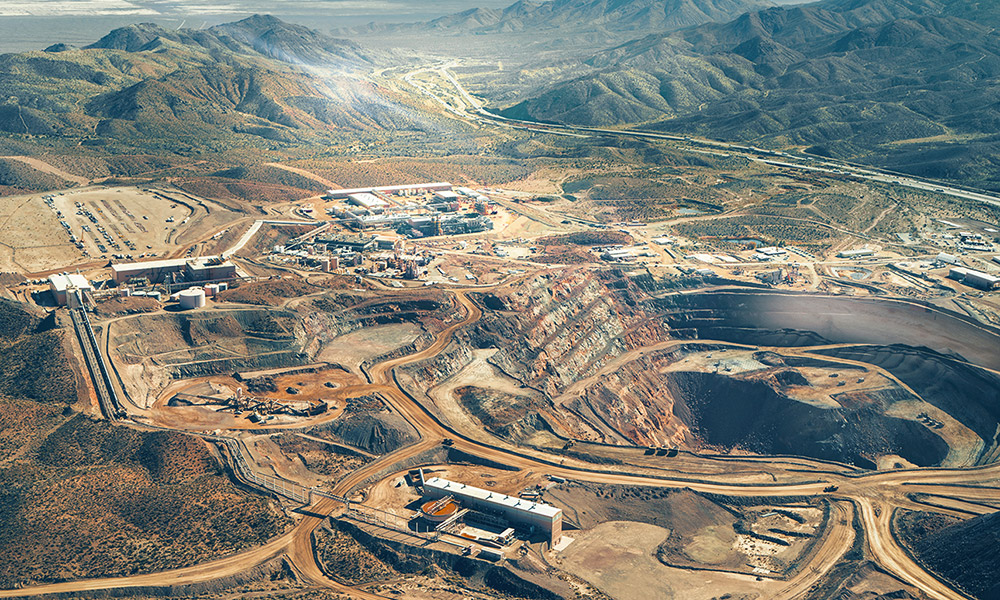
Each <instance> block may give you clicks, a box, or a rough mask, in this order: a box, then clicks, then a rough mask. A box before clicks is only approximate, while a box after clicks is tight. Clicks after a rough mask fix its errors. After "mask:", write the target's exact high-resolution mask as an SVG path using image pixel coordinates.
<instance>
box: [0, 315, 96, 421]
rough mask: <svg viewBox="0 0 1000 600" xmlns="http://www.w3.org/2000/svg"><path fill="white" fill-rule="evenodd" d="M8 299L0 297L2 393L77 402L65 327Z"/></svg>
mask: <svg viewBox="0 0 1000 600" xmlns="http://www.w3.org/2000/svg"><path fill="white" fill-rule="evenodd" d="M52 322H53V321H52V319H51V318H50V319H44V320H43V319H38V318H37V317H35V316H34V315H31V314H30V313H28V312H27V311H25V310H23V309H22V308H21V307H20V306H19V305H17V304H16V303H14V302H11V301H9V300H5V299H3V300H0V395H2V396H5V397H8V398H17V399H27V400H33V401H35V402H40V403H45V404H64V405H65V404H73V403H74V402H76V399H77V398H76V383H75V381H74V379H73V373H72V371H70V370H69V368H68V366H69V358H68V357H67V356H66V354H65V352H64V349H63V336H64V335H65V333H64V332H63V331H62V330H58V329H52Z"/></svg>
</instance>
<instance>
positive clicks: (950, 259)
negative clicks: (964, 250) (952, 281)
mask: <svg viewBox="0 0 1000 600" xmlns="http://www.w3.org/2000/svg"><path fill="white" fill-rule="evenodd" d="M934 260H936V261H937V262H939V263H944V264H946V265H961V264H962V260H961V259H960V258H958V257H957V256H955V255H954V254H946V253H944V252H942V253H940V254H938V255H937V257H935V258H934Z"/></svg>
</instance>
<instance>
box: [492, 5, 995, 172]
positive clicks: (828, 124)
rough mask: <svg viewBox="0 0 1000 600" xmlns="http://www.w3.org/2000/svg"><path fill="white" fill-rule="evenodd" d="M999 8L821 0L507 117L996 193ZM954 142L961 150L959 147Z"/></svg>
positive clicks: (649, 44) (641, 55) (569, 84)
mask: <svg viewBox="0 0 1000 600" xmlns="http://www.w3.org/2000/svg"><path fill="white" fill-rule="evenodd" d="M997 25H1000V8H998V7H997V6H996V5H994V4H992V3H977V2H971V1H970V2H952V3H945V2H939V1H936V0H827V1H825V2H819V3H816V4H811V5H806V6H793V7H775V8H769V9H766V10H761V11H756V12H752V13H747V14H744V15H742V16H740V17H739V18H737V19H735V20H733V21H731V22H728V23H724V24H718V23H711V24H706V25H702V26H699V27H695V28H691V29H687V30H684V31H679V32H676V33H671V34H657V35H650V36H646V37H644V38H641V39H637V40H634V41H632V42H629V43H626V44H624V45H621V46H618V47H616V48H612V49H610V50H606V51H604V52H601V53H599V54H596V55H594V56H592V57H591V58H589V59H588V60H587V61H586V64H587V65H589V66H590V67H591V68H592V71H591V72H590V73H589V74H587V75H584V76H581V77H577V78H575V79H573V80H569V81H563V82H557V83H555V84H553V85H551V86H550V87H548V88H547V89H545V90H543V91H542V92H541V93H539V94H537V95H535V96H534V97H533V98H530V99H528V100H525V101H522V102H519V103H518V104H516V105H514V106H511V107H509V108H507V109H506V110H505V111H503V112H504V114H506V115H508V116H514V117H530V118H534V119H540V120H547V121H563V122H569V123H574V124H582V125H626V124H629V125H634V124H643V125H645V126H647V127H653V128H656V129H661V130H665V131H672V132H678V133H691V134H699V135H704V136H708V137H714V138H720V139H730V140H753V141H754V142H755V143H760V144H766V145H771V146H774V147H801V148H807V149H809V151H811V152H813V153H815V154H821V155H830V156H835V157H843V158H860V159H862V160H869V161H872V162H874V163H877V164H881V165H885V166H891V167H894V168H898V169H901V170H909V171H911V172H914V173H916V174H919V175H924V176H931V177H940V178H948V179H962V180H965V181H966V182H967V183H968V182H970V181H975V182H977V183H979V184H981V185H984V186H988V187H993V188H997V187H1000V179H998V177H997V175H996V170H995V166H996V162H997V160H998V159H997V155H998V154H1000V146H998V144H1000V138H997V137H996V136H995V131H996V130H997V123H998V122H1000V108H998V105H997V104H996V102H995V101H994V100H993V90H994V89H995V87H996V85H997V84H998V83H1000V34H998V32H997V31H996V29H995V27H996V26H997ZM958 142H961V145H959V144H958Z"/></svg>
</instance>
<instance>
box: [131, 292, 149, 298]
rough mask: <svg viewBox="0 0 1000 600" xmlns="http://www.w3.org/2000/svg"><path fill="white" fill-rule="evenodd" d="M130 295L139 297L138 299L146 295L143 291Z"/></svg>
mask: <svg viewBox="0 0 1000 600" xmlns="http://www.w3.org/2000/svg"><path fill="white" fill-rule="evenodd" d="M132 295H133V296H139V297H142V296H145V295H146V292H144V291H142V290H138V291H135V292H132Z"/></svg>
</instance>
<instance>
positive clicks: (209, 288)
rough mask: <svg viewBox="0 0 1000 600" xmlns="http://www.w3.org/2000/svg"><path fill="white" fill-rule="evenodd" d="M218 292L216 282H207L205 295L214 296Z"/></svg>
mask: <svg viewBox="0 0 1000 600" xmlns="http://www.w3.org/2000/svg"><path fill="white" fill-rule="evenodd" d="M218 293H219V285H218V284H217V283H210V284H208V285H206V286H205V295H206V296H210V297H211V296H215V295H216V294H218Z"/></svg>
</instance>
